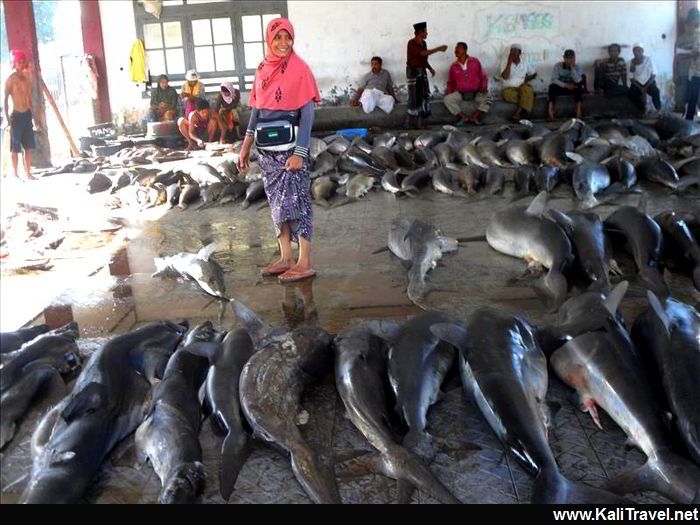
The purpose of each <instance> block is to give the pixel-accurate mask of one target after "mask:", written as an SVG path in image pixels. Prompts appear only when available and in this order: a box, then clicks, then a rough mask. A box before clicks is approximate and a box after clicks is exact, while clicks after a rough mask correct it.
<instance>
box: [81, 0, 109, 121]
mask: <svg viewBox="0 0 700 525" xmlns="http://www.w3.org/2000/svg"><path fill="white" fill-rule="evenodd" d="M80 23H81V26H82V30H83V51H84V52H85V54H87V55H92V56H94V57H95V64H96V66H97V74H98V75H99V76H98V77H97V101H96V102H97V104H96V107H95V121H96V122H97V123H103V122H111V121H112V109H111V106H110V103H109V87H108V85H107V66H106V63H105V48H104V43H103V41H102V22H101V20H100V5H99V2H98V1H97V0H81V2H80Z"/></svg>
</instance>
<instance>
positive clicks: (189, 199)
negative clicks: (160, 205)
mask: <svg viewBox="0 0 700 525" xmlns="http://www.w3.org/2000/svg"><path fill="white" fill-rule="evenodd" d="M199 192H200V189H199V184H186V185H184V186H183V187H182V191H181V192H180V198H179V200H178V205H177V207H178V208H181V209H183V210H186V209H187V208H188V206H189V205H190V204H192V203H193V202H194V201H196V200H197V199H199Z"/></svg>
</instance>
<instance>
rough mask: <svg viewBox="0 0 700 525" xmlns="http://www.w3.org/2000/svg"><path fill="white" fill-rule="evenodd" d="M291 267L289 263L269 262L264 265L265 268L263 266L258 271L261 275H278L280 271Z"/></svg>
mask: <svg viewBox="0 0 700 525" xmlns="http://www.w3.org/2000/svg"><path fill="white" fill-rule="evenodd" d="M291 267H292V265H291V264H281V263H274V264H270V265H268V266H265V268H263V269H262V270H261V271H260V275H262V276H263V277H270V276H272V275H279V274H281V273H284V272H286V271H287V270H289V269H290V268H291Z"/></svg>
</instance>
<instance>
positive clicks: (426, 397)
mask: <svg viewBox="0 0 700 525" xmlns="http://www.w3.org/2000/svg"><path fill="white" fill-rule="evenodd" d="M446 321H447V316H446V315H445V314H443V313H441V312H435V311H428V312H425V313H423V314H420V315H417V316H416V317H413V318H411V319H409V320H408V321H406V322H405V323H403V325H401V326H400V327H398V325H397V330H398V331H397V334H396V337H395V338H394V339H393V340H392V341H391V342H390V344H389V380H390V381H391V386H392V388H393V390H394V394H395V395H396V409H397V412H398V413H399V414H401V417H402V418H403V420H404V422H405V423H406V425H407V426H408V428H409V432H408V434H407V435H406V436H405V438H404V446H406V447H407V448H408V449H409V450H412V451H413V452H415V453H420V452H421V451H423V450H425V449H430V448H431V446H430V436H429V435H428V434H427V432H426V430H425V428H426V426H427V414H428V410H429V409H430V407H431V406H432V405H433V404H435V403H436V402H437V400H438V397H439V394H440V386H441V385H442V381H443V380H444V378H445V375H446V374H447V371H448V370H449V368H450V366H452V362H453V361H454V348H453V347H452V346H450V345H448V344H445V343H443V342H442V341H440V340H438V338H436V337H435V336H434V335H433V334H432V332H430V326H431V325H433V324H435V323H441V322H446Z"/></svg>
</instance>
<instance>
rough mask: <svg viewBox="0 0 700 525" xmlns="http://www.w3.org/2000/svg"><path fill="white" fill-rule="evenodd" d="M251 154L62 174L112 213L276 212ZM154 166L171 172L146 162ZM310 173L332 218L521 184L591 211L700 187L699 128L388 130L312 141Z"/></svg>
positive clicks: (176, 158) (134, 155) (234, 150)
mask: <svg viewBox="0 0 700 525" xmlns="http://www.w3.org/2000/svg"><path fill="white" fill-rule="evenodd" d="M240 147H241V143H240V142H238V143H236V144H233V145H231V146H230V148H229V149H230V150H231V153H230V154H227V155H226V158H219V159H216V158H214V157H213V156H214V155H221V152H212V153H211V155H212V157H211V158H202V159H201V161H200V162H198V163H194V162H193V161H192V159H187V155H185V156H184V157H182V154H181V153H180V152H177V151H174V150H173V151H169V152H168V153H167V154H163V153H162V152H161V153H159V152H158V151H156V153H155V154H154V153H153V152H152V151H151V149H153V147H140V148H138V147H135V148H131V149H128V150H123V151H122V152H119V154H117V155H115V156H113V157H119V158H116V159H115V158H112V157H110V158H109V161H110V162H108V163H106V164H105V160H104V159H102V161H100V159H92V161H89V160H87V159H81V160H79V161H74V162H73V163H72V164H71V165H67V166H65V167H63V168H61V169H58V170H55V172H56V173H61V172H65V171H70V170H72V171H74V172H88V173H90V172H94V174H93V176H92V178H91V179H90V180H89V181H88V183H87V185H86V189H87V191H88V192H90V193H103V192H104V193H105V194H106V193H107V192H109V194H110V197H109V199H107V200H106V205H107V206H110V207H112V208H121V207H125V206H134V207H137V208H138V209H139V210H145V209H149V208H153V207H157V206H162V205H164V206H167V207H169V208H178V209H181V210H185V209H188V208H189V209H191V210H201V209H207V208H211V207H219V206H224V205H226V204H230V203H237V204H240V206H241V208H243V209H247V208H248V207H250V205H251V204H253V203H259V205H258V206H257V208H256V209H258V210H260V209H262V208H265V207H266V206H267V202H266V199H265V192H264V188H263V183H262V176H261V170H260V166H259V163H258V162H257V158H258V152H257V151H256V150H255V148H253V150H252V151H251V163H250V169H249V170H248V171H247V172H246V173H239V171H238V168H237V165H236V161H237V159H238V152H239V151H240ZM149 148H150V149H149ZM132 150H133V151H132ZM153 155H156V156H155V157H154V156H153ZM158 155H160V156H158ZM149 159H150V160H152V161H159V162H166V163H167V164H165V165H164V166H165V167H162V168H157V167H153V166H148V165H146V164H144V163H146V162H148V161H149ZM183 159H184V160H183ZM100 162H102V164H101V163H100ZM309 169H310V177H311V179H312V186H311V191H312V195H313V198H314V201H315V202H316V204H318V205H319V206H322V207H323V208H326V209H331V208H336V207H338V206H343V205H346V204H348V203H351V202H354V201H357V200H358V199H361V198H362V197H364V196H365V195H367V194H368V193H369V192H370V191H371V190H372V189H373V188H381V189H383V190H385V191H387V192H389V193H391V194H392V195H394V196H395V197H404V196H407V197H422V198H429V197H427V196H425V192H424V191H423V190H424V188H432V189H433V190H434V191H436V192H439V193H443V194H446V195H449V196H452V197H459V198H465V199H474V198H482V197H478V196H477V194H478V193H483V194H485V195H486V196H488V195H495V194H500V193H503V190H504V187H505V185H506V184H512V185H513V187H514V192H513V194H512V198H513V199H514V200H517V199H520V198H523V197H526V196H527V195H528V194H530V192H533V191H534V192H540V191H547V192H551V191H552V190H554V188H555V187H556V186H557V185H558V184H560V183H567V184H569V185H570V186H571V188H572V193H573V197H574V198H575V199H576V200H577V202H578V203H579V206H580V207H581V208H583V209H590V208H593V207H595V206H597V205H598V204H600V203H601V202H607V201H610V200H613V199H615V198H616V197H617V196H619V195H621V194H625V193H628V192H636V191H640V190H639V184H638V181H640V180H641V181H650V182H652V183H656V184H660V185H663V186H665V187H667V188H669V190H670V191H673V192H676V193H680V192H684V191H686V190H687V189H688V188H690V187H692V186H698V185H700V124H698V123H694V122H691V121H687V120H683V119H680V118H678V117H676V116H674V115H671V114H669V115H664V116H662V117H660V118H659V119H657V120H656V121H654V122H649V121H644V122H642V121H639V120H634V119H612V120H605V121H601V122H598V123H596V124H593V125H589V124H587V123H586V122H584V121H583V120H581V119H571V120H569V121H566V122H564V123H563V124H562V125H561V126H559V127H558V128H552V127H549V126H546V125H543V124H540V123H533V122H530V121H527V120H523V121H521V122H520V123H517V124H513V125H504V126H501V127H500V128H498V129H493V130H490V131H485V130H480V129H477V130H465V129H463V128H461V129H460V128H456V127H454V126H443V128H442V129H439V130H431V131H425V132H422V133H420V134H417V135H416V134H415V132H398V133H397V132H384V133H373V134H370V135H367V136H366V137H355V138H354V139H352V140H348V139H347V138H346V137H345V136H344V135H342V134H337V133H336V134H331V135H328V136H326V137H324V138H318V137H311V141H310V165H309ZM95 170H97V171H95ZM52 173H53V172H52Z"/></svg>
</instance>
